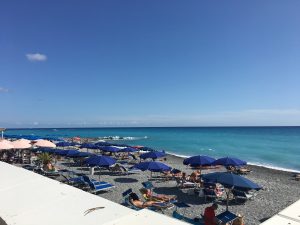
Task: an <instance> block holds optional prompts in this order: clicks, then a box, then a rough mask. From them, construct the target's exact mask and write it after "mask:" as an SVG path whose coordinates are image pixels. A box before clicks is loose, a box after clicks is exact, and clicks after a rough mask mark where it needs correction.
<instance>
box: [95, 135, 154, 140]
mask: <svg viewBox="0 0 300 225" xmlns="http://www.w3.org/2000/svg"><path fill="white" fill-rule="evenodd" d="M98 138H99V139H100V140H105V141H106V140H112V141H124V140H125V141H135V140H142V139H148V136H144V137H130V136H128V137H120V136H108V137H98Z"/></svg>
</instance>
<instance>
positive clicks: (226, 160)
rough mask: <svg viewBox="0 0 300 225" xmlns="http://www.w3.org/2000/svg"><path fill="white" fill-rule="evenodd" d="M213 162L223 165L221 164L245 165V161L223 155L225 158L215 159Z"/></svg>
mask: <svg viewBox="0 0 300 225" xmlns="http://www.w3.org/2000/svg"><path fill="white" fill-rule="evenodd" d="M213 164H214V165H223V166H243V165H247V162H246V161H243V160H240V159H237V158H231V157H225V158H220V159H217V160H216V161H214V163H213Z"/></svg>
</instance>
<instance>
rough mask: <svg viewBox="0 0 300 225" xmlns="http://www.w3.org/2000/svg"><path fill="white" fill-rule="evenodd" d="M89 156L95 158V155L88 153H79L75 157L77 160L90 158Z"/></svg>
mask: <svg viewBox="0 0 300 225" xmlns="http://www.w3.org/2000/svg"><path fill="white" fill-rule="evenodd" d="M90 156H95V154H93V153H90V152H79V154H78V155H77V157H78V158H80V157H82V158H84V157H90Z"/></svg>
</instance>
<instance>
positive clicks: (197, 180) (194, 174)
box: [189, 170, 201, 183]
mask: <svg viewBox="0 0 300 225" xmlns="http://www.w3.org/2000/svg"><path fill="white" fill-rule="evenodd" d="M200 175H201V172H200V170H196V171H194V172H192V173H191V175H190V177H189V181H190V182H193V183H201V179H200Z"/></svg>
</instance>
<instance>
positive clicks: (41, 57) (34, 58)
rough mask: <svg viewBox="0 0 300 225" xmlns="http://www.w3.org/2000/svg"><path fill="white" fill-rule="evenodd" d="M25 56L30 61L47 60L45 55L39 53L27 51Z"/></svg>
mask: <svg viewBox="0 0 300 225" xmlns="http://www.w3.org/2000/svg"><path fill="white" fill-rule="evenodd" d="M26 58H27V59H28V60H29V61H31V62H43V61H46V60H47V56H46V55H44V54H40V53H28V54H26Z"/></svg>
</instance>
